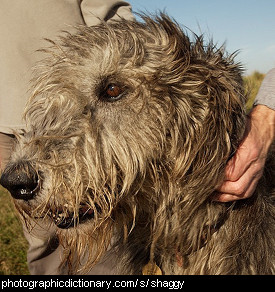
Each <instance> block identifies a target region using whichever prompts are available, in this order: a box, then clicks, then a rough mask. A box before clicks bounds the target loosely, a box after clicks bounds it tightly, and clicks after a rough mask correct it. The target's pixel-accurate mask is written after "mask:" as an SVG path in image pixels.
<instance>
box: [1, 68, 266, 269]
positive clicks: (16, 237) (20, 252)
mask: <svg viewBox="0 0 275 292" xmlns="http://www.w3.org/2000/svg"><path fill="white" fill-rule="evenodd" d="M263 78H264V74H261V73H259V72H254V73H253V74H251V75H250V76H246V77H244V84H245V88H246V90H247V91H248V92H249V99H248V103H247V108H248V109H250V108H251V107H252V105H253V101H254V98H255V96H256V94H257V92H258V90H259V87H260V85H261V82H262V80H263ZM27 248H28V244H27V242H26V240H25V237H24V235H23V231H22V224H21V222H20V220H19V219H18V217H17V216H16V215H15V211H14V207H13V204H12V200H11V198H10V195H9V194H8V192H7V191H5V190H4V189H3V188H1V186H0V275H26V274H29V271H28V267H27V262H26V253H27Z"/></svg>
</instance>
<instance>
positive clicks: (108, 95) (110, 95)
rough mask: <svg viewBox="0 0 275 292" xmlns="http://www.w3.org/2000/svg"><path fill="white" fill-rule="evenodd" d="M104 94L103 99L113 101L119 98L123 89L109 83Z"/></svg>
mask: <svg viewBox="0 0 275 292" xmlns="http://www.w3.org/2000/svg"><path fill="white" fill-rule="evenodd" d="M104 93H105V94H104V97H105V99H107V100H109V101H115V100H118V99H120V98H121V96H122V93H123V89H122V88H121V87H120V86H119V85H117V84H114V83H111V84H109V85H108V86H107V87H106V89H105V92H104Z"/></svg>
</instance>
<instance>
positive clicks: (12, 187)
mask: <svg viewBox="0 0 275 292" xmlns="http://www.w3.org/2000/svg"><path fill="white" fill-rule="evenodd" d="M0 184H1V185H2V186H3V187H4V188H6V189H7V190H8V191H9V192H10V193H11V195H12V196H13V197H14V198H15V199H22V200H26V201H27V200H31V199H32V198H33V197H34V196H35V194H36V192H37V191H38V186H39V183H38V175H37V172H36V171H35V169H34V168H33V167H32V166H31V165H30V163H28V162H21V163H17V164H9V165H8V166H7V167H6V169H5V170H4V172H3V174H2V176H1V178H0Z"/></svg>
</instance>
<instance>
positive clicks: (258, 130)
mask: <svg viewBox="0 0 275 292" xmlns="http://www.w3.org/2000/svg"><path fill="white" fill-rule="evenodd" d="M255 105H256V106H255V107H254V108H253V109H252V111H251V113H250V115H249V118H248V122H247V128H246V134H245V137H244V139H243V141H242V143H241V144H240V146H239V148H238V149H237V151H236V153H235V155H234V156H233V158H232V159H231V160H230V161H229V162H228V164H227V167H226V171H225V180H224V182H223V183H222V185H221V186H220V187H219V188H218V191H219V194H218V195H217V196H216V198H215V200H216V201H220V202H229V201H235V200H240V199H245V198H248V197H250V196H251V195H252V194H253V192H254V190H255V188H256V186H257V184H258V181H259V179H260V178H261V176H262V173H263V168H264V165H265V161H266V157H267V153H268V150H269V147H270V145H271V143H272V142H273V140H274V135H275V69H272V70H271V71H269V72H268V74H267V75H266V77H265V79H264V80H263V82H262V85H261V87H260V90H259V92H258V94H257V97H256V99H255Z"/></svg>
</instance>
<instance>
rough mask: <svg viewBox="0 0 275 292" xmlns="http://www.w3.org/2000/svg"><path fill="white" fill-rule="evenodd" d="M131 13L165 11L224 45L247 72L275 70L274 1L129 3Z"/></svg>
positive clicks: (154, 0) (142, 0) (138, 0)
mask: <svg viewBox="0 0 275 292" xmlns="http://www.w3.org/2000/svg"><path fill="white" fill-rule="evenodd" d="M128 2H129V3H130V4H131V5H132V7H133V11H146V10H147V11H149V12H155V11H157V10H162V11H163V10H164V9H165V11H166V12H167V13H168V14H169V15H170V16H172V17H174V18H175V19H176V20H177V22H179V23H180V24H182V25H184V26H187V27H188V28H189V29H191V30H192V31H194V32H195V33H196V34H202V33H203V34H204V35H205V36H206V38H209V39H210V38H213V40H214V43H217V44H218V45H222V44H223V43H224V42H226V48H227V51H228V52H229V53H233V52H234V51H236V50H240V52H239V54H238V57H237V58H236V60H237V61H240V62H241V63H242V64H243V66H244V68H245V69H246V74H251V73H252V72H253V71H256V70H257V71H260V72H262V73H267V71H268V70H270V69H271V68H274V67H275V0H128Z"/></svg>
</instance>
